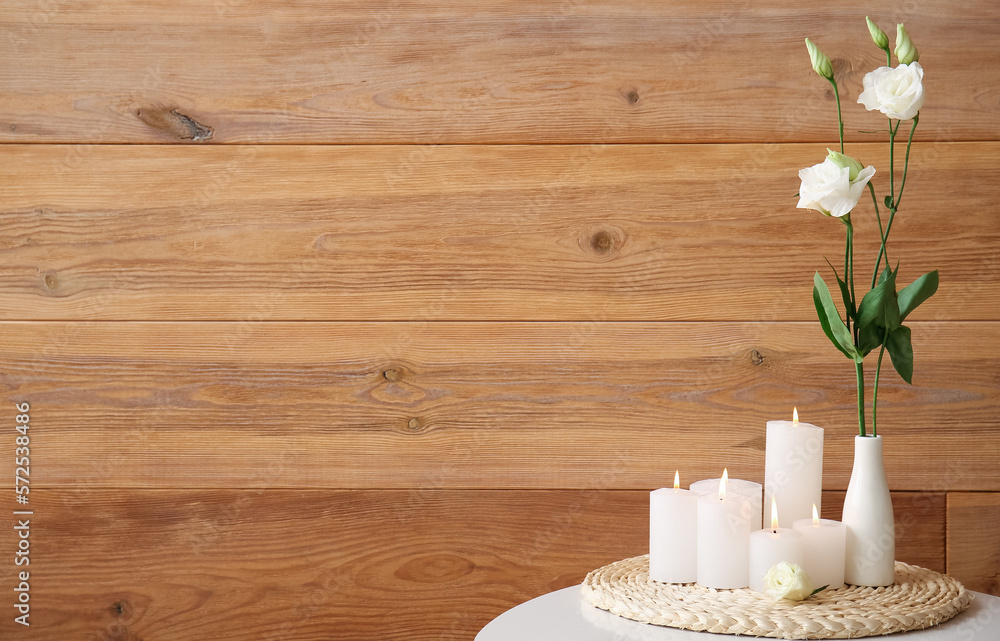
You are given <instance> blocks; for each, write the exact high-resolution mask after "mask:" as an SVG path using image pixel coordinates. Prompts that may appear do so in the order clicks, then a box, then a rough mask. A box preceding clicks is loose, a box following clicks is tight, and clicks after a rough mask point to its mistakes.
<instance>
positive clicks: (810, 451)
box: [764, 410, 823, 523]
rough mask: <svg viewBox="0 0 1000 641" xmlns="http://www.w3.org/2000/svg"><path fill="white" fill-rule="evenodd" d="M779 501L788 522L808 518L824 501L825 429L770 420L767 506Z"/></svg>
mask: <svg viewBox="0 0 1000 641" xmlns="http://www.w3.org/2000/svg"><path fill="white" fill-rule="evenodd" d="M772 498H774V499H776V500H777V502H778V505H780V506H781V513H782V514H783V515H784V517H785V523H793V522H794V521H796V520H797V519H808V518H809V516H810V508H811V507H812V505H813V504H814V503H815V504H816V505H818V506H820V507H822V505H823V503H822V500H823V428H821V427H816V426H815V425H811V424H809V423H801V422H799V420H798V410H795V413H794V415H793V420H791V421H768V422H767V441H766V443H765V453H764V505H770V504H771V499H772Z"/></svg>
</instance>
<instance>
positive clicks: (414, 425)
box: [406, 418, 420, 432]
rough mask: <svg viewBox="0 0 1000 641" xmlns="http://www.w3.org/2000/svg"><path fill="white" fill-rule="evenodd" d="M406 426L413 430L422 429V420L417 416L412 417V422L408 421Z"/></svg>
mask: <svg viewBox="0 0 1000 641" xmlns="http://www.w3.org/2000/svg"><path fill="white" fill-rule="evenodd" d="M406 426H407V427H408V428H410V429H411V430H412V431H414V432H416V431H417V430H419V429H420V421H419V420H417V419H415V418H411V419H410V422H409V423H407V424H406Z"/></svg>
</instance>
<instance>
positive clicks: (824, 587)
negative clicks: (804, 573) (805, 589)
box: [806, 583, 830, 599]
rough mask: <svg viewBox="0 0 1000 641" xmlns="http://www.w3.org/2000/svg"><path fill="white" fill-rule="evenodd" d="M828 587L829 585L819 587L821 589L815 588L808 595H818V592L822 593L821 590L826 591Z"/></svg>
mask: <svg viewBox="0 0 1000 641" xmlns="http://www.w3.org/2000/svg"><path fill="white" fill-rule="evenodd" d="M828 587H830V584H829V583H827V584H826V585H824V586H823V587H821V588H816V589H815V590H813V591H812V592H810V593H809V596H812V595H814V594H817V593H819V592H822V591H823V590H825V589H827V588H828ZM809 596H807V597H806V598H807V599H808V598H809Z"/></svg>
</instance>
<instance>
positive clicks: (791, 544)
mask: <svg viewBox="0 0 1000 641" xmlns="http://www.w3.org/2000/svg"><path fill="white" fill-rule="evenodd" d="M771 510H772V515H771V527H769V528H767V529H761V530H758V531H756V532H753V533H751V534H750V589H751V590H756V591H757V592H764V575H765V574H767V571H768V570H770V569H771V568H772V567H774V566H775V565H777V564H778V563H781V562H782V561H786V562H788V563H794V564H795V565H797V566H799V567H801V568H803V569H805V568H804V566H803V562H804V560H805V556H804V554H803V551H802V535H801V534H799V533H798V532H796V531H795V530H793V529H792V528H783V527H778V514H777V508H776V507H775V502H774V501H772V502H771ZM807 572H808V571H807ZM810 578H811V577H810Z"/></svg>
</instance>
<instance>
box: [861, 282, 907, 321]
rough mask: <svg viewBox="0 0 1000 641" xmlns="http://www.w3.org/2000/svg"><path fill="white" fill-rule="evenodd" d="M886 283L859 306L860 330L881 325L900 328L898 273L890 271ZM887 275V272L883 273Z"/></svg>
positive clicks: (877, 287)
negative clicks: (897, 298)
mask: <svg viewBox="0 0 1000 641" xmlns="http://www.w3.org/2000/svg"><path fill="white" fill-rule="evenodd" d="M887 271H888V272H889V273H888V275H886V278H885V280H884V281H882V282H881V283H879V284H878V285H876V286H875V289H873V290H871V291H870V292H868V293H867V294H865V296H864V298H862V299H861V304H860V305H858V329H859V331H860V330H863V329H865V328H866V327H868V326H870V325H881V326H882V327H888V328H889V329H890V330H893V329H895V328H897V327H899V305H898V303H897V302H896V273H897V272H894V271H892V270H888V269H887ZM883 273H885V272H883Z"/></svg>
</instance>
